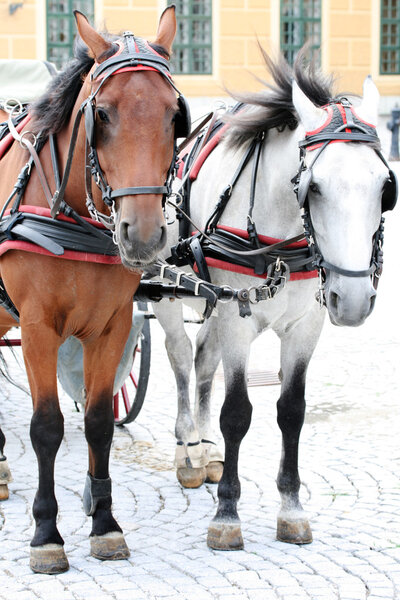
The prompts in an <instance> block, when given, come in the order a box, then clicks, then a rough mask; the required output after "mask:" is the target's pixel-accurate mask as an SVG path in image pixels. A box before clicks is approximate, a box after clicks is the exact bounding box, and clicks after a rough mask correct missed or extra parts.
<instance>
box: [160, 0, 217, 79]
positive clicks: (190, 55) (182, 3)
mask: <svg viewBox="0 0 400 600" xmlns="http://www.w3.org/2000/svg"><path fill="white" fill-rule="evenodd" d="M172 3H173V4H175V5H176V16H177V24H178V28H177V33H176V38H175V42H174V46H173V55H172V58H171V68H172V72H173V73H176V74H180V75H181V74H182V75H189V74H192V75H205V74H210V73H212V1H211V0H168V4H172Z"/></svg>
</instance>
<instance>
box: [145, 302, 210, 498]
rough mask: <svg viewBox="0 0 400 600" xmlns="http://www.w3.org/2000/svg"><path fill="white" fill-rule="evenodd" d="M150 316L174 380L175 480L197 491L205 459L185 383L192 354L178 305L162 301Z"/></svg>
mask: <svg viewBox="0 0 400 600" xmlns="http://www.w3.org/2000/svg"><path fill="white" fill-rule="evenodd" d="M154 313H155V315H156V317H157V319H158V321H159V323H160V325H161V327H162V328H163V329H164V332H165V347H166V350H167V353H168V358H169V361H170V363H171V367H172V369H173V371H174V375H175V380H176V388H177V398H178V414H177V418H176V423H175V437H176V440H177V446H176V453H175V466H176V476H177V479H178V481H179V483H180V484H181V485H183V487H186V488H197V487H199V486H200V485H201V484H202V483H203V482H204V481H205V479H206V476H207V472H206V469H205V466H206V464H207V459H206V455H205V453H204V452H203V447H202V444H201V442H200V437H199V432H198V430H197V428H196V425H195V421H194V419H193V415H192V411H191V408H190V395H189V380H190V372H191V370H192V365H193V352H192V343H191V341H190V339H189V337H188V335H187V334H186V331H185V327H184V321H183V314H182V302H179V301H175V302H167V301H162V302H160V303H158V304H157V305H154Z"/></svg>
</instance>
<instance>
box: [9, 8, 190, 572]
mask: <svg viewBox="0 0 400 600" xmlns="http://www.w3.org/2000/svg"><path fill="white" fill-rule="evenodd" d="M75 17H76V22H77V27H78V31H79V34H80V38H81V41H80V42H79V44H80V45H79V44H78V47H77V48H78V50H77V53H76V58H75V59H74V60H73V61H72V62H71V63H69V65H67V67H66V69H65V70H64V71H63V72H61V73H60V74H59V75H57V77H56V78H55V80H54V81H53V82H52V83H51V85H50V87H49V89H48V91H47V93H46V94H45V95H44V96H43V97H42V98H41V99H39V101H38V102H37V103H36V104H35V105H34V106H33V109H32V120H31V122H30V123H29V124H28V126H27V128H28V129H29V130H30V131H33V132H34V133H37V132H39V131H40V132H41V134H40V137H41V139H42V140H43V144H42V146H43V147H42V148H41V151H40V163H41V165H42V167H43V171H44V175H45V177H46V179H47V182H50V183H49V186H50V188H52V189H54V183H53V182H54V181H55V180H57V177H56V178H55V175H54V168H53V167H52V160H51V147H50V146H51V144H50V140H49V136H50V134H55V136H54V138H53V139H55V146H56V151H57V154H58V165H59V171H60V173H64V174H65V172H66V171H68V170H69V169H70V170H69V176H67V177H66V178H63V182H66V187H65V193H64V194H63V199H62V200H63V202H62V203H61V204H58V205H57V204H56V207H54V206H53V207H52V206H50V208H52V211H53V212H54V213H58V212H59V211H58V210H56V208H57V207H58V209H60V206H61V209H62V207H63V206H64V208H65V206H69V207H71V208H72V209H73V210H74V211H76V213H78V214H79V215H81V216H83V217H86V221H85V222H86V223H91V220H90V219H89V217H90V215H89V213H88V210H87V207H86V205H85V185H86V190H87V194H88V196H89V197H90V198H92V199H93V204H94V207H95V208H93V205H92V212H91V214H92V215H93V214H94V215H95V216H99V218H100V219H101V217H103V220H105V221H106V222H107V221H108V226H109V227H110V228H114V240H115V243H116V244H117V246H118V247H117V246H115V254H116V255H117V256H115V257H111V259H110V261H109V262H108V263H107V261H105V260H103V261H102V259H100V262H82V261H79V260H77V259H76V256H75V254H68V253H67V252H65V253H64V256H62V257H61V258H60V257H58V256H52V255H51V253H50V252H47V251H45V250H43V249H40V252H35V251H33V250H32V248H31V246H32V244H26V242H21V244H20V246H12V243H11V244H9V248H8V249H7V251H2V246H3V247H4V245H3V244H2V245H0V252H2V254H1V259H0V272H1V279H2V280H3V283H4V287H5V289H6V291H7V293H8V295H9V297H10V298H11V300H12V303H13V304H14V306H15V307H16V308H17V310H18V312H19V315H20V327H21V339H22V349H23V355H24V361H25V365H26V369H27V374H28V379H29V385H30V389H31V394H32V400H33V416H32V421H31V428H30V435H31V441H32V445H33V448H34V450H35V453H36V456H37V461H38V468H39V484H38V489H37V493H36V496H35V500H34V504H33V515H34V518H35V522H36V530H35V534H34V537H33V539H32V542H31V561H30V564H31V568H32V569H33V570H34V571H36V572H45V573H58V572H62V571H64V570H66V569H68V560H67V557H66V555H65V552H64V549H63V544H64V542H63V539H62V537H61V535H60V533H59V531H58V529H57V525H56V517H57V510H58V508H57V501H56V498H55V494H54V463H55V458H56V454H57V451H58V448H59V446H60V443H61V440H62V438H63V431H64V427H63V415H62V413H61V411H60V406H59V401H58V397H57V352H58V348H59V346H60V345H61V344H62V343H63V341H64V340H65V339H66V338H67V337H69V336H71V335H73V336H76V337H77V338H78V339H79V340H80V341H81V343H82V345H83V349H84V377H85V388H86V408H85V436H86V439H87V442H88V449H89V467H88V476H87V481H86V487H85V492H84V507H85V510H86V513H87V514H89V515H91V516H92V517H93V527H92V532H91V538H90V539H91V553H92V555H93V556H95V557H97V558H99V559H103V560H104V559H120V558H125V557H127V556H129V550H128V548H127V546H126V543H125V540H124V537H123V534H122V530H121V528H120V527H119V525H118V523H117V522H116V520H115V519H114V517H113V515H112V512H111V479H110V477H109V453H110V446H111V441H112V436H113V412H112V398H113V382H114V376H115V373H116V369H117V366H118V364H119V361H120V359H121V356H122V353H123V349H124V345H125V343H126V340H127V337H128V333H129V329H130V326H131V322H132V298H133V295H134V293H135V290H136V289H137V287H138V285H139V281H140V270H141V269H143V268H144V267H145V266H146V265H147V264H149V263H151V262H152V261H153V260H154V258H155V256H156V255H157V252H158V251H159V250H160V249H161V248H162V246H163V245H164V242H165V222H164V215H163V208H162V198H163V195H165V194H166V191H167V188H166V184H165V182H166V181H167V180H168V178H171V174H172V172H173V166H174V162H175V152H174V148H175V139H176V137H177V136H178V135H179V132H178V131H177V128H178V127H179V119H182V116H183V119H184V121H185V119H186V125H187V115H186V114H184V115H182V112H184V104H183V103H184V100H183V98H182V97H181V96H179V97H178V98H177V94H176V91H177V90H176V88H175V86H174V84H173V83H172V81H171V80H170V76H169V74H168V63H167V59H168V56H169V52H170V50H171V45H172V42H173V39H174V36H175V32H176V19H175V9H174V7H169V8H167V9H166V10H165V11H164V13H163V14H162V16H161V18H160V22H159V27H158V31H157V35H156V39H155V42H154V43H152V44H149V43H148V42H146V41H144V40H141V39H140V38H135V37H134V36H133V34H129V32H128V33H125V34H124V37H123V38H122V39H121V40H114V39H111V37H110V39H108V38H107V37H104V36H103V35H101V34H99V33H98V32H97V31H95V30H94V29H93V28H92V27H91V25H90V24H89V23H88V21H87V19H86V18H85V17H84V16H83V15H82V14H81V13H79V12H76V13H75ZM133 55H134V56H133ZM132 56H133V58H137V60H136V62H134V61H132V62H131V63H130V65H131V66H128V67H127V66H126V64H127V63H126V61H125V62H123V59H124V58H126V57H127V59H128V62H129V60H131V59H132ZM121 57H122V58H121ZM142 59H143V60H142ZM118 60H122V62H121V64H119V63H118ZM146 60H147V62H146ZM152 61H153V62H152ZM132 65H136V66H132ZM117 66H118V68H117ZM103 67H104V68H103ZM82 107H83V108H82ZM84 109H86V110H84ZM83 114H84V115H85V118H84V119H82V120H81V121H80V120H79V119H80V116H81V115H83ZM84 121H85V123H84ZM74 126H75V131H74ZM27 137H28V136H25V139H27ZM71 140H72V142H71V144H70V141H71ZM74 144H75V147H74V149H73V148H72V147H73V146H74ZM91 144H92V146H91ZM93 144H94V148H95V153H94V159H93ZM21 146H26V144H24V143H23V141H22V142H21V144H18V143H14V144H13V146H12V147H11V149H10V150H9V151H8V153H7V154H6V156H5V157H4V158H3V159H2V160H1V163H0V173H1V176H0V202H1V205H4V204H5V203H6V199H7V198H8V196H9V194H10V191H11V190H12V188H13V186H14V184H15V181H16V180H17V176H18V174H19V173H20V171H21V168H23V166H24V165H25V164H26V162H27V160H28V158H29V154H28V152H27V150H26V147H21ZM86 146H88V148H89V150H90V149H91V150H92V167H93V160H94V161H96V160H97V163H96V164H97V167H98V168H97V172H96V173H95V175H96V177H95V178H94V179H95V181H96V182H97V184H98V185H100V189H98V188H97V187H95V189H94V190H93V193H92V192H91V191H90V192H89V191H88V187H89V190H91V182H90V181H89V184H88V182H87V178H86V183H85V172H87V171H88V169H89V167H88V166H86V168H85V156H86V154H87V148H86ZM71 148H72V149H73V154H72V155H71V152H72V150H71ZM69 155H70V156H69ZM68 156H69V159H68ZM71 156H72V160H71ZM68 160H69V161H70V164H68ZM38 171H39V168H37V164H36V163H35V166H34V168H33V169H32V174H31V176H30V179H29V181H28V183H27V185H26V189H25V192H24V194H23V199H22V206H21V210H22V211H23V210H24V206H30V207H35V208H34V209H33V210H34V211H35V210H36V212H37V211H38V210H39V212H40V211H42V212H43V209H47V211H48V210H49V205H48V203H47V201H46V197H45V194H44V192H43V184H42V183H41V181H40V178H39V173H38ZM89 173H90V171H89ZM92 173H93V170H92ZM89 180H91V177H90V175H89ZM132 186H134V187H132ZM104 188H105V189H104ZM115 188H117V189H115ZM113 190H114V191H113ZM52 194H53V192H52ZM56 200H57V195H56V194H54V196H53V198H52V201H53V203H54V202H56ZM103 200H105V201H107V200H108V205H109V207H108V208H107V206H105V205H104V203H103ZM61 209H60V210H61ZM25 210H29V209H26V208H25ZM100 211H103V213H101V212H100ZM6 215H7V213H6ZM60 219H64V220H66V217H65V216H63V215H60V217H58V218H57V219H56V220H57V221H58V220H60ZM3 221H4V219H3ZM11 237H12V236H11ZM109 239H110V238H109ZM110 242H111V240H110ZM24 243H25V244H26V245H25V247H24V245H23V244H24ZM26 249H30V250H31V251H26ZM118 254H119V255H120V256H121V259H122V263H123V264H121V260H119V257H118ZM68 257H72V259H68ZM65 258H67V260H66V259H65ZM108 258H110V257H108ZM0 311H1V313H0V335H1V336H3V335H4V334H5V333H6V332H7V331H8V329H9V328H10V327H12V326H15V324H16V323H15V321H14V319H13V317H11V316H10V315H9V313H8V312H6V311H5V310H4V309H3V308H1V309H0ZM0 432H1V430H0ZM4 441H5V440H4V435H3V433H2V432H1V433H0V460H1V458H2V457H3V456H2V452H3V447H4ZM6 479H7V477H5V480H6ZM2 489H3V490H4V486H2ZM7 495H8V494H7V490H6V489H5V490H4V493H3V497H6V496H7Z"/></svg>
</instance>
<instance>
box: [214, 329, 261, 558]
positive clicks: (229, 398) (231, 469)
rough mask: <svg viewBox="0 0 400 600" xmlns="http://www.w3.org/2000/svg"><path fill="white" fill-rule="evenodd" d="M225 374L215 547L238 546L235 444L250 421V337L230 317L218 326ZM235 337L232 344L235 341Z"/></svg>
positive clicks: (239, 533)
mask: <svg viewBox="0 0 400 600" xmlns="http://www.w3.org/2000/svg"><path fill="white" fill-rule="evenodd" d="M218 335H219V339H220V343H221V351H222V360H223V365H224V375H225V401H224V404H223V406H222V409H221V416H220V426H221V431H222V435H223V436H224V441H225V464H224V470H223V474H222V477H221V481H220V482H219V485H218V500H219V503H218V509H217V513H216V515H215V517H214V519H213V520H212V521H211V523H210V526H209V528H208V537H207V544H208V546H210V548H213V549H215V550H241V549H242V548H243V538H242V533H241V527H240V520H239V516H238V513H237V503H238V500H239V498H240V481H239V477H238V459H239V448H240V444H241V441H242V439H243V438H244V436H245V435H246V433H247V431H248V429H249V427H250V421H251V414H252V406H251V403H250V400H249V396H248V394H247V362H248V355H249V351H250V344H251V342H252V340H253V337H254V336H253V335H252V332H251V326H248V327H246V323H243V324H242V323H240V324H239V325H238V327H237V329H236V330H234V324H233V323H232V321H231V320H228V321H227V322H225V326H221V327H219V329H218ZM235 341H236V344H235Z"/></svg>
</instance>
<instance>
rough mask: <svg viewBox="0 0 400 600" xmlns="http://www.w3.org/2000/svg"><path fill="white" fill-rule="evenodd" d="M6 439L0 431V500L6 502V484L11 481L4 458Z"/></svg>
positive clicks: (7, 493) (5, 458) (7, 494)
mask: <svg viewBox="0 0 400 600" xmlns="http://www.w3.org/2000/svg"><path fill="white" fill-rule="evenodd" d="M5 443H6V437H5V435H4V433H3V431H2V430H1V429H0V500H7V499H8V496H9V492H8V484H9V483H11V481H12V476H11V471H10V468H9V466H8V462H7V457H6V456H4V445H5Z"/></svg>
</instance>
